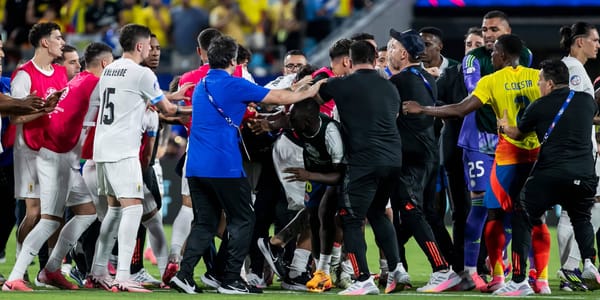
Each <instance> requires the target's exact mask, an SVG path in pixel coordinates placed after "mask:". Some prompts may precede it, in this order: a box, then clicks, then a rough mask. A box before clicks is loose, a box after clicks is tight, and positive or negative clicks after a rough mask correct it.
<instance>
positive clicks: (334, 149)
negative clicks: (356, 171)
mask: <svg viewBox="0 0 600 300" xmlns="http://www.w3.org/2000/svg"><path fill="white" fill-rule="evenodd" d="M325 147H327V152H328V153H329V155H331V161H332V162H333V163H334V164H339V163H340V162H342V158H344V144H343V143H342V136H341V135H340V131H339V130H338V127H337V126H336V125H335V123H334V122H331V123H329V124H327V128H326V129H325Z"/></svg>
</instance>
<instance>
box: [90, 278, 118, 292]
mask: <svg viewBox="0 0 600 300" xmlns="http://www.w3.org/2000/svg"><path fill="white" fill-rule="evenodd" d="M112 286H113V279H112V277H111V276H110V275H108V274H106V275H104V276H93V275H88V277H87V279H86V280H85V288H87V289H94V288H96V289H104V290H107V291H112Z"/></svg>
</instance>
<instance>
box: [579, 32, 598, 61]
mask: <svg viewBox="0 0 600 300" xmlns="http://www.w3.org/2000/svg"><path fill="white" fill-rule="evenodd" d="M581 39H582V41H583V45H582V49H583V54H585V57H586V58H588V59H590V58H596V55H597V54H598V48H600V44H599V43H598V40H599V38H598V30H596V29H592V30H590V34H589V35H588V36H586V37H581Z"/></svg>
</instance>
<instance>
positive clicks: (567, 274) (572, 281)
mask: <svg viewBox="0 0 600 300" xmlns="http://www.w3.org/2000/svg"><path fill="white" fill-rule="evenodd" d="M556 275H557V276H558V279H559V280H560V289H561V290H563V291H567V292H572V291H575V290H580V291H587V290H588V288H587V286H586V285H585V283H583V278H581V270H579V268H575V269H573V270H568V269H565V268H561V269H559V270H558V272H556Z"/></svg>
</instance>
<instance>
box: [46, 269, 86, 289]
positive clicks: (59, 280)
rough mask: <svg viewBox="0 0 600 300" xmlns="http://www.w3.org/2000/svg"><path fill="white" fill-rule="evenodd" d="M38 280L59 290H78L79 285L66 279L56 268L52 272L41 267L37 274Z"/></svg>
mask: <svg viewBox="0 0 600 300" xmlns="http://www.w3.org/2000/svg"><path fill="white" fill-rule="evenodd" d="M37 279H38V281H39V282H41V283H44V284H47V285H51V286H53V287H57V288H59V289H61V290H78V289H79V287H78V286H77V285H76V284H73V283H71V282H70V281H68V280H67V279H66V278H65V276H64V275H63V274H62V272H61V270H60V269H59V270H56V271H54V272H50V271H48V270H47V269H46V268H43V269H42V270H41V271H40V272H39V273H38V276H37Z"/></svg>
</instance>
